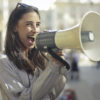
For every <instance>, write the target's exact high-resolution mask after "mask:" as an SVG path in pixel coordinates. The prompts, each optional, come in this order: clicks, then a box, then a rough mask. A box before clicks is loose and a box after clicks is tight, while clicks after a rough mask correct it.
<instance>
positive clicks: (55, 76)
mask: <svg viewBox="0 0 100 100" xmlns="http://www.w3.org/2000/svg"><path fill="white" fill-rule="evenodd" d="M61 68H62V66H59V65H58V64H55V63H54V62H52V63H51V62H49V64H48V67H47V68H46V69H45V71H44V72H43V73H42V74H41V75H40V77H39V78H38V79H37V81H36V82H35V84H34V85H33V86H32V100H42V98H44V96H46V94H49V93H50V91H51V89H52V88H53V87H54V86H56V87H55V92H56V93H55V96H57V95H58V94H59V93H60V92H61V91H62V89H63V88H64V85H65V82H66V81H65V80H62V82H61V83H62V85H63V86H62V85H61V84H59V83H58V84H57V81H59V80H60V81H61V79H60V78H61V77H60V76H61V74H60V70H61ZM60 81H59V82H60ZM55 83H56V84H55ZM58 85H59V89H58V87H57V86H58ZM57 89H58V90H57Z"/></svg>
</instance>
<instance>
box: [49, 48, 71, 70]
mask: <svg viewBox="0 0 100 100" xmlns="http://www.w3.org/2000/svg"><path fill="white" fill-rule="evenodd" d="M47 52H48V53H49V54H50V55H51V56H53V57H54V58H55V59H57V60H58V61H60V62H61V63H63V64H64V65H65V66H66V69H67V70H70V65H69V64H68V62H66V61H65V60H64V59H62V58H61V57H60V56H59V55H57V54H56V53H55V52H54V51H53V50H52V49H50V48H47Z"/></svg>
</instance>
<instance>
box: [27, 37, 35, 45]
mask: <svg viewBox="0 0 100 100" xmlns="http://www.w3.org/2000/svg"><path fill="white" fill-rule="evenodd" d="M27 38H28V42H29V43H30V44H33V42H34V37H33V36H28V37H27Z"/></svg>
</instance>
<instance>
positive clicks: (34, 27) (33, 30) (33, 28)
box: [32, 25, 37, 33]
mask: <svg viewBox="0 0 100 100" xmlns="http://www.w3.org/2000/svg"><path fill="white" fill-rule="evenodd" d="M32 32H34V33H36V32H37V28H36V25H32Z"/></svg>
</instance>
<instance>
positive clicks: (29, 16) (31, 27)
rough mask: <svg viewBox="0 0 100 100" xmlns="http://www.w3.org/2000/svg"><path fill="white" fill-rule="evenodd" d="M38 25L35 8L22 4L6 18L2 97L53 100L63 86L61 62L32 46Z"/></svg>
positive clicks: (0, 58) (0, 62)
mask: <svg viewBox="0 0 100 100" xmlns="http://www.w3.org/2000/svg"><path fill="white" fill-rule="evenodd" d="M40 25H41V23H40V14H39V11H38V8H36V7H33V6H29V5H26V4H23V3H18V4H17V6H16V8H15V9H14V10H13V11H12V13H11V15H10V17H9V20H8V25H7V32H6V41H5V50H4V52H3V53H2V54H0V55H1V56H0V91H1V96H2V99H3V100H55V99H56V97H57V96H58V95H59V94H60V93H61V91H62V90H63V88H64V86H65V83H66V79H65V77H64V75H63V73H62V72H61V70H62V69H63V68H64V65H63V64H62V63H61V62H59V61H58V60H56V59H55V58H53V57H52V56H50V55H49V56H47V55H45V53H42V52H40V51H39V50H38V49H37V48H36V47H35V46H34V45H35V41H34V35H35V34H39V33H40Z"/></svg>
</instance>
